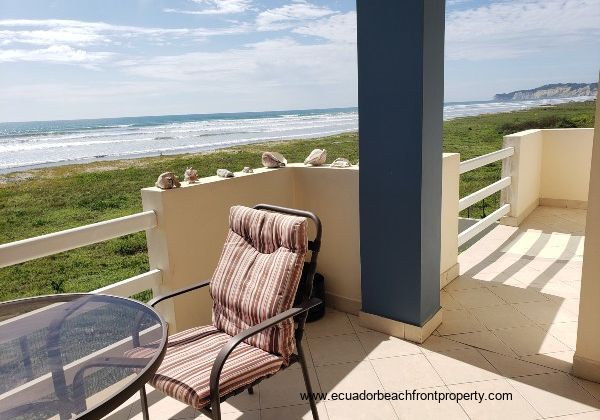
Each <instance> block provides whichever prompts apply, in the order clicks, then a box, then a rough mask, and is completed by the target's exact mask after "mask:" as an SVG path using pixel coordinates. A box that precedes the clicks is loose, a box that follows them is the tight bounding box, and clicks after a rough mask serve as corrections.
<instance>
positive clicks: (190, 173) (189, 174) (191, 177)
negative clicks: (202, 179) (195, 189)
mask: <svg viewBox="0 0 600 420" xmlns="http://www.w3.org/2000/svg"><path fill="white" fill-rule="evenodd" d="M183 180H184V181H187V182H189V183H190V184H193V183H194V182H197V181H198V171H197V170H195V169H193V168H192V167H191V166H190V167H189V168H187V169H186V170H185V173H184V174H183Z"/></svg>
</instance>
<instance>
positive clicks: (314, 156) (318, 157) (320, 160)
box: [304, 149, 327, 166]
mask: <svg viewBox="0 0 600 420" xmlns="http://www.w3.org/2000/svg"><path fill="white" fill-rule="evenodd" d="M326 160H327V150H325V149H314V150H313V151H312V152H310V154H309V155H308V157H307V158H306V159H304V164H305V165H312V166H321V165H323V164H324V163H325V161H326Z"/></svg>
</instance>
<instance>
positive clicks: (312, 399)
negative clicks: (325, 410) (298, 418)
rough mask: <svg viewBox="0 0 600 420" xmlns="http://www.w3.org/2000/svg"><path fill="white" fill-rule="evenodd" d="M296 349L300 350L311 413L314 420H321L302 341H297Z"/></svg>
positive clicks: (299, 354)
mask: <svg viewBox="0 0 600 420" xmlns="http://www.w3.org/2000/svg"><path fill="white" fill-rule="evenodd" d="M296 348H297V350H298V356H299V357H298V358H299V359H300V366H301V367H302V376H304V385H306V392H307V393H308V402H309V403H310V411H311V412H312V416H313V420H319V412H318V411H317V403H316V402H315V397H314V395H313V390H312V386H311V384H310V376H309V375H308V368H307V367H306V359H305V357H304V350H303V349H302V343H301V342H300V340H296Z"/></svg>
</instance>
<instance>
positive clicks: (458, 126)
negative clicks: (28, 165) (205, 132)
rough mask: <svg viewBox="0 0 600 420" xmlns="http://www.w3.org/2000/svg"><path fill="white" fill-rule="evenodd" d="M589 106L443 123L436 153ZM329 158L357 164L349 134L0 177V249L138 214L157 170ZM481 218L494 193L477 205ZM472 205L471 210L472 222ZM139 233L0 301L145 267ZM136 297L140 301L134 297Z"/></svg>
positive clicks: (9, 281)
mask: <svg viewBox="0 0 600 420" xmlns="http://www.w3.org/2000/svg"><path fill="white" fill-rule="evenodd" d="M593 115H594V102H585V103H571V104H564V105H560V106H556V107H548V108H535V109H531V110H526V111H519V112H511V113H503V114H491V115H481V116H477V117H465V118H458V119H455V120H451V121H447V122H445V123H444V151H447V152H458V153H460V154H461V159H462V160H466V159H470V158H472V157H475V156H479V155H482V154H485V153H489V152H492V151H494V150H498V149H499V148H501V145H502V136H503V135H505V134H507V133H511V132H515V131H520V130H522V129H527V128H532V127H536V128H550V127H593ZM317 145H318V146H320V147H325V148H326V149H327V151H328V155H329V160H330V161H331V160H333V159H335V158H337V157H339V156H344V157H347V158H348V159H350V160H351V161H352V162H356V161H357V160H358V136H357V134H356V133H347V134H342V135H337V136H331V137H326V138H322V139H312V140H297V141H287V142H281V143H268V145H267V144H256V145H247V146H242V147H237V148H232V149H226V150H219V151H214V152H210V153H201V154H188V155H180V156H161V157H154V158H145V159H135V160H123V161H114V162H96V163H91V164H85V165H71V166H63V167H57V168H48V169H40V170H35V171H29V172H27V173H14V174H9V175H5V176H4V177H0V243H6V242H11V241H15V240H19V239H24V238H29V237H32V236H36V235H41V234H45V233H49V232H55V231H58V230H63V229H68V228H71V227H76V226H81V225H84V224H88V223H94V222H98V221H102V220H107V219H111V218H115V217H120V216H124V215H128V214H131V213H135V212H138V211H141V199H140V189H141V188H143V187H146V186H149V185H153V183H154V182H155V181H156V177H157V176H158V174H159V173H161V172H162V171H164V170H165V169H169V170H172V171H174V172H176V173H178V174H183V172H184V170H185V168H186V167H188V166H193V167H194V168H197V169H198V172H199V175H200V176H208V175H213V174H214V173H215V172H216V170H217V169H218V168H229V169H231V170H241V169H242V168H243V167H244V166H251V167H258V166H260V155H261V153H262V151H264V150H267V149H268V150H274V151H278V152H281V153H283V154H284V155H285V156H286V157H287V159H288V160H289V161H302V160H303V159H304V158H305V157H306V155H307V154H308V153H309V152H310V150H312V149H313V148H314V147H316V146H317ZM499 176H500V164H499V163H497V164H494V165H489V166H487V167H484V168H481V169H479V170H476V171H472V172H469V173H467V174H465V175H463V176H462V177H461V195H463V196H464V195H466V194H469V193H471V192H473V191H476V190H478V189H480V188H482V187H484V186H485V185H488V184H490V183H491V182H494V181H495V180H497V179H499ZM486 202H487V203H486V208H485V211H486V213H487V212H489V211H491V210H492V209H493V208H494V207H496V206H497V205H498V197H491V198H490V200H486ZM481 213H482V211H481V209H472V211H470V215H471V216H472V217H478V216H480V215H481ZM148 269H149V266H148V257H147V253H146V240H145V236H144V234H143V233H138V234H133V235H127V236H124V237H121V238H117V239H114V240H111V241H107V242H104V243H100V244H95V245H90V246H87V247H84V248H80V249H76V250H73V251H69V252H64V253H61V254H57V255H53V256H50V257H47V258H41V259H38V260H34V261H30V262H27V263H23V264H18V265H15V266H12V267H7V268H3V269H0V301H2V300H8V299H14V298H17V297H23V296H31V295H40V294H51V293H55V292H62V291H66V292H77V291H89V290H93V289H97V288H100V287H103V286H106V285H108V284H111V283H114V282H116V281H119V280H122V279H124V278H127V277H131V276H134V275H137V274H140V273H143V272H145V271H148ZM141 297H147V295H146V294H142V295H141Z"/></svg>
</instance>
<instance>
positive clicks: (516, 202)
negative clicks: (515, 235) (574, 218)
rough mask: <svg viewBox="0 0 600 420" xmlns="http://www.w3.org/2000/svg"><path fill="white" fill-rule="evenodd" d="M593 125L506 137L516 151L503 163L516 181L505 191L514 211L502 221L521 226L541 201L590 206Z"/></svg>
mask: <svg viewBox="0 0 600 420" xmlns="http://www.w3.org/2000/svg"><path fill="white" fill-rule="evenodd" d="M593 136H594V129H593V128H566V129H544V130H526V131H522V132H519V133H515V134H511V135H508V136H505V137H504V143H503V147H514V150H515V152H514V155H513V156H512V157H511V158H509V159H505V160H504V161H503V164H502V176H503V177H506V176H510V177H512V183H511V185H510V187H508V188H507V189H506V190H505V191H503V193H502V202H503V203H509V204H510V207H511V208H510V213H509V214H508V215H507V216H506V217H504V218H503V219H502V223H504V224H507V225H511V226H518V225H519V224H520V223H521V222H522V221H523V220H524V219H525V218H526V217H527V216H528V215H529V214H530V213H531V212H532V211H533V209H535V208H536V207H537V206H538V205H545V206H557V207H571V208H586V207H587V196H588V190H589V181H590V168H591V160H592V143H593Z"/></svg>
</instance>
